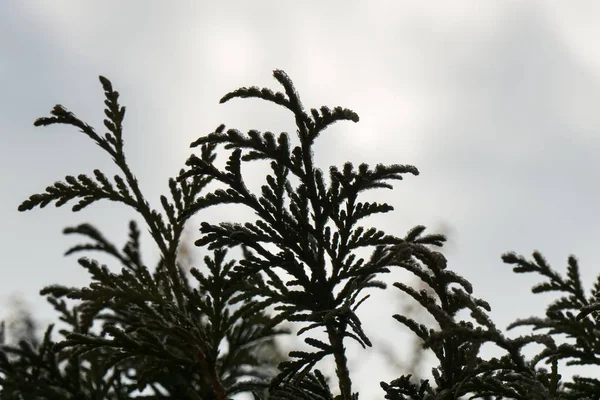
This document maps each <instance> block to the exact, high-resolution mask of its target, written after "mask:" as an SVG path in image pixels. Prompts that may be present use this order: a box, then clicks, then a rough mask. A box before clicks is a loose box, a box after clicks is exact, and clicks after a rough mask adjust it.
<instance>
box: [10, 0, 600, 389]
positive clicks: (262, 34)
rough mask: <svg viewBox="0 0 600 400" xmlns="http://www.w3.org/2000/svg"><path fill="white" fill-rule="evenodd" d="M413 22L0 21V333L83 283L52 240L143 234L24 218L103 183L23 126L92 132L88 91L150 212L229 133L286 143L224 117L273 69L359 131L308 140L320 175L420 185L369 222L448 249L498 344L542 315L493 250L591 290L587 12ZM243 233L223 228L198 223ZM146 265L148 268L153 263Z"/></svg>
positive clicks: (87, 17) (206, 12)
mask: <svg viewBox="0 0 600 400" xmlns="http://www.w3.org/2000/svg"><path fill="white" fill-rule="evenodd" d="M423 4H426V3H423V2H417V1H372V2H366V1H364V2H360V1H330V2H318V1H305V2H294V3H292V2H275V1H272V2H268V1H252V2H220V3H219V4H218V5H214V3H212V2H192V1H181V2H169V3H166V2H148V1H128V2H120V1H103V2H99V1H97V2H81V1H75V0H73V1H53V2H46V1H23V0H20V1H17V0H14V1H10V0H9V1H4V2H2V3H1V4H0V51H1V55H2V56H1V57H0V84H1V86H0V87H1V89H2V92H1V93H0V105H1V107H0V132H1V134H0V140H1V145H0V152H1V154H0V167H1V168H2V171H3V173H2V175H1V179H2V181H1V182H2V188H3V189H2V194H1V197H0V206H1V207H0V216H1V218H2V219H1V220H2V222H3V228H2V229H1V230H0V239H1V243H2V251H0V261H1V262H0V265H1V267H0V268H1V269H0V272H1V274H2V275H1V276H2V279H1V280H0V296H1V297H2V299H1V300H2V303H0V314H1V315H3V316H6V315H8V314H10V310H9V307H10V305H11V304H12V303H11V301H12V300H11V298H15V297H18V298H20V299H22V300H23V301H24V302H25V304H27V305H28V306H31V307H32V308H33V310H34V313H35V315H36V317H38V318H39V319H40V320H41V321H43V323H44V324H45V323H48V322H50V321H53V319H54V316H55V314H54V313H53V311H52V310H51V308H50V307H49V306H48V305H47V304H46V303H45V300H43V299H42V298H40V297H39V295H38V291H39V289H40V288H41V287H43V286H46V285H49V284H52V283H57V282H61V283H63V284H66V285H73V286H81V285H86V284H87V282H88V276H87V274H86V273H85V272H84V271H83V269H82V268H80V267H79V266H78V265H77V263H76V257H70V258H64V257H63V255H62V254H63V252H64V250H66V249H67V248H68V247H69V246H72V245H73V244H75V243H77V239H76V238H73V237H65V236H64V235H62V234H61V230H62V229H63V228H64V227H65V226H71V225H76V224H79V223H81V222H91V223H94V224H96V226H97V227H98V228H100V229H101V230H102V231H103V232H104V233H105V234H106V236H107V237H109V238H113V239H114V240H115V241H116V242H117V243H124V241H125V238H126V234H127V231H126V227H127V221H128V220H129V219H131V218H136V219H137V220H138V221H140V218H137V216H135V215H134V214H132V213H131V212H130V211H129V210H127V209H124V207H122V206H120V205H113V204H97V205H94V206H91V207H89V208H88V209H87V210H85V211H83V212H81V213H78V214H74V213H72V212H71V211H70V207H64V208H60V209H56V208H54V207H52V206H51V207H48V208H47V209H44V210H35V211H31V212H27V213H19V212H17V210H16V209H17V206H18V205H19V204H20V203H21V201H23V200H24V199H26V198H27V197H28V196H29V195H31V194H33V193H38V192H41V191H43V189H44V188H45V187H46V186H47V185H48V184H50V183H53V182H55V181H56V180H59V179H62V178H63V177H64V176H65V175H69V174H72V175H75V174H79V173H91V172H92V171H93V169H95V168H99V169H102V170H103V171H104V172H106V173H114V172H116V169H115V167H114V166H113V165H111V161H110V157H109V156H108V155H106V154H104V153H103V152H102V151H101V150H100V148H99V147H97V146H96V145H94V144H93V143H92V142H91V141H90V140H89V139H88V138H87V137H85V136H84V135H82V134H80V133H79V132H77V131H76V130H75V129H69V128H68V127H50V128H34V127H33V125H32V122H33V121H34V120H35V119H36V118H37V117H40V116H46V115H49V110H50V109H51V108H52V106H53V105H54V104H57V103H60V104H63V105H65V106H66V107H67V108H68V109H70V110H71V111H73V112H75V113H76V114H77V115H78V116H79V117H81V118H82V119H84V120H86V121H87V122H89V123H90V124H92V125H94V126H96V127H98V129H99V130H100V131H101V130H102V129H100V128H101V127H102V125H101V122H102V119H103V113H102V108H103V103H102V101H103V98H102V90H101V86H100V84H99V82H98V80H97V76H98V75H100V74H102V75H104V76H106V77H108V78H109V79H111V80H112V82H113V84H114V86H115V88H116V89H117V90H118V91H119V92H120V93H121V101H122V103H123V104H124V105H126V106H127V108H128V112H127V116H126V121H125V140H126V151H127V154H128V160H129V162H130V165H131V166H132V169H133V171H134V172H136V174H137V176H138V178H139V180H140V183H141V186H142V189H143V190H144V191H145V193H146V194H147V197H148V198H149V199H151V201H153V202H154V204H155V205H158V196H159V195H160V194H161V193H163V192H166V190H167V185H166V183H167V179H168V178H169V177H171V176H175V175H176V174H177V171H178V170H179V169H180V168H181V167H182V166H183V163H184V161H185V159H186V158H187V156H188V155H189V154H190V149H189V143H190V142H192V141H193V140H195V139H196V138H197V137H198V136H200V135H204V134H207V133H209V132H211V131H212V130H213V129H214V128H215V127H217V126H218V125H219V124H220V123H225V124H226V125H227V126H229V127H236V128H238V129H240V130H243V131H245V130H247V129H250V128H255V129H259V130H271V131H273V132H280V131H288V132H293V128H294V125H293V119H292V118H291V115H289V114H288V113H286V112H285V110H283V109H279V108H277V107H275V106H273V105H271V104H262V103H261V102H258V101H256V100H245V101H244V100H236V101H232V102H230V103H227V104H225V105H219V104H218V100H219V99H220V97H221V96H222V95H223V94H225V93H226V92H228V91H230V90H232V89H235V88H238V87H240V86H251V85H257V86H260V87H263V86H268V87H270V88H272V89H277V90H279V87H278V84H277V82H276V81H275V80H274V79H273V78H272V75H271V73H272V70H273V69H283V70H285V71H286V72H287V73H288V74H289V75H290V77H291V78H292V79H293V81H294V83H295V85H296V87H297V89H298V90H299V92H300V95H301V96H302V99H303V102H304V104H305V105H306V106H309V107H319V106H321V105H329V106H337V105H342V106H345V107H348V108H351V109H353V110H355V111H356V112H357V113H358V114H359V115H360V118H361V120H360V122H359V123H358V124H352V123H347V124H338V125H336V126H334V127H333V128H331V129H329V130H328V131H327V132H326V133H325V134H324V135H323V136H322V137H321V138H320V139H319V140H320V141H319V142H318V145H317V148H316V154H315V156H316V159H317V161H318V163H319V166H321V167H322V168H323V169H326V168H327V167H328V166H329V165H331V164H336V165H340V164H343V163H344V162H345V161H347V160H350V161H353V162H355V163H356V164H358V163H361V162H367V163H370V164H375V163H378V162H382V163H401V164H413V165H415V166H417V167H418V168H419V170H420V172H421V175H420V176H418V177H412V176H411V177H407V179H406V180H405V181H402V182H399V183H398V184H397V185H396V190H394V191H389V192H380V196H379V199H385V200H386V201H388V202H389V203H390V204H392V205H393V206H395V207H396V210H395V211H394V212H393V213H392V214H388V215H387V216H386V217H384V218H377V219H373V221H372V222H373V223H374V224H378V226H380V227H381V228H384V229H385V230H386V231H388V232H389V233H393V234H398V235H402V234H404V233H405V232H406V231H407V230H409V229H410V228H412V227H413V226H414V225H417V224H423V225H426V226H428V227H429V228H431V229H432V230H433V231H436V230H438V231H439V230H445V229H448V232H449V234H450V238H449V239H450V243H449V247H448V249H447V251H446V254H447V257H448V259H449V266H450V268H452V269H453V270H455V271H457V272H458V273H460V274H462V275H463V276H465V277H466V278H468V279H469V280H470V281H471V282H473V284H474V286H475V294H476V295H477V296H479V297H482V298H484V299H486V300H488V301H489V302H490V304H491V306H492V308H493V311H492V316H493V317H494V319H495V321H496V322H497V323H498V326H500V327H505V326H506V325H507V324H508V323H509V322H511V321H513V320H514V319H515V318H517V317H527V316H530V315H532V314H536V313H539V312H541V311H542V310H543V309H544V307H545V305H546V304H547V302H548V301H549V299H550V298H549V297H544V296H534V295H532V294H531V293H530V291H529V288H530V287H531V285H532V284H534V283H536V282H537V279H536V278H534V277H517V278H515V275H514V274H513V273H512V271H511V269H510V268H509V267H508V266H506V265H503V264H502V262H501V259H500V255H501V254H502V253H503V252H505V251H509V250H514V251H517V252H518V253H522V254H526V255H529V254H531V252H532V250H534V249H539V250H540V251H542V252H543V253H544V255H545V256H546V257H547V259H548V260H549V261H550V262H551V264H552V265H553V266H554V267H555V268H556V269H558V270H560V271H564V267H565V265H566V259H567V257H568V255H569V254H575V255H576V256H577V257H578V259H579V260H580V265H581V267H582V274H583V276H584V277H586V278H588V279H592V278H593V277H595V275H596V272H597V271H596V265H597V263H598V261H599V259H600V257H599V256H598V254H597V252H596V251H595V250H596V249H597V242H598V238H599V237H600V213H598V212H597V207H598V206H597V204H598V199H599V197H600V190H598V185H597V178H598V176H597V171H598V170H599V168H600V160H599V159H598V157H597V154H598V152H599V149H600V113H599V112H598V104H599V103H600V101H599V100H600V47H599V46H598V44H597V38H598V37H600V25H598V24H597V16H598V15H600V3H598V2H595V1H578V2H568V3H566V2H564V3H562V2H561V3H560V5H559V2H551V1H548V2H542V1H539V2H536V1H491V0H490V1H487V2H475V1H458V0H453V1H446V2H437V3H436V5H435V7H432V6H429V5H427V6H426V5H423ZM255 182H256V185H258V184H259V181H256V180H255ZM243 215H244V214H243V213H240V212H239V210H237V209H235V208H234V209H232V208H227V209H215V210H212V211H210V212H209V214H208V215H205V216H204V218H205V219H210V220H214V221H216V220H219V219H227V220H236V219H239V218H242V216H243ZM198 221H199V220H198ZM190 237H191V238H194V237H197V229H196V226H190ZM148 239H149V238H148V237H147V236H146V243H149V240H148ZM147 249H148V252H149V253H150V256H148V257H146V260H147V261H148V262H150V263H153V259H154V258H153V257H155V256H156V254H157V253H156V251H155V250H154V249H153V248H152V247H151V246H150V244H148V245H147ZM198 254H199V255H200V256H201V255H202V252H200V253H198ZM588 287H589V285H588ZM394 290H395V289H390V290H389V291H388V292H386V293H378V294H377V295H376V296H375V297H374V298H373V299H372V300H371V302H370V303H368V304H367V305H365V306H364V308H363V310H362V314H361V315H362V316H364V318H365V323H366V324H367V328H366V329H367V333H368V334H369V335H370V336H371V337H372V338H373V339H374V341H375V342H376V343H380V344H390V345H392V346H393V347H394V352H396V353H397V354H398V356H399V357H401V355H402V352H403V350H405V347H406V336H405V335H403V334H402V332H403V330H402V328H401V327H399V324H398V323H396V322H395V321H394V320H393V319H392V318H391V314H392V313H395V312H397V311H398V307H399V305H396V304H395V303H394V302H395V301H396V299H397V293H395V292H394ZM350 362H351V366H352V367H353V368H354V375H353V376H354V377H355V382H356V383H357V384H356V388H358V389H360V390H361V398H363V396H364V397H365V399H370V398H377V397H378V396H376V394H381V392H380V391H379V389H378V386H379V383H378V382H379V381H380V380H390V379H393V378H395V377H397V376H398V373H397V372H396V371H394V370H393V369H392V368H388V367H386V363H385V361H384V358H383V357H382V356H380V355H377V354H375V353H369V352H362V353H361V352H356V353H354V352H353V353H352V355H351V357H350ZM369 396H370V397H369Z"/></svg>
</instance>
